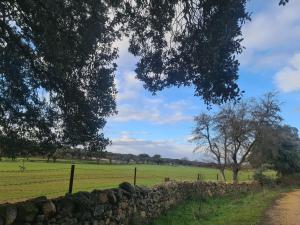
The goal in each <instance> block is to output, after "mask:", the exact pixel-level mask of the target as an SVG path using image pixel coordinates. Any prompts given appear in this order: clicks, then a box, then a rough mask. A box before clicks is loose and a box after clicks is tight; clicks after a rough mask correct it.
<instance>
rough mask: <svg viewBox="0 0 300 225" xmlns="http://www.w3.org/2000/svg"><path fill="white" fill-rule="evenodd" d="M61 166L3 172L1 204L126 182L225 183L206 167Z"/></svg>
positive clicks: (0, 174)
mask: <svg viewBox="0 0 300 225" xmlns="http://www.w3.org/2000/svg"><path fill="white" fill-rule="evenodd" d="M46 165H47V164H46ZM52 165H53V164H52ZM59 167H60V168H50V169H49V168H44V169H26V167H25V168H23V169H15V170H0V202H2V203H3V202H6V201H8V202H16V201H21V200H25V199H28V198H34V197H37V196H41V195H45V196H47V197H57V196H61V195H64V194H65V193H72V192H78V191H91V190H93V189H104V188H111V187H115V186H117V185H118V184H119V183H121V182H124V181H127V182H130V183H133V184H134V185H146V186H151V185H154V184H159V183H161V182H164V181H166V180H177V181H182V180H211V181H220V180H222V179H221V176H220V174H219V173H218V172H217V170H215V169H206V168H192V167H189V168H186V167H173V168H171V167H164V166H140V165H139V166H137V167H135V166H117V165H111V166H103V165H99V166H96V165H94V166H83V165H76V166H75V165H72V166H71V169H70V166H69V165H68V166H66V165H65V164H64V165H59ZM241 178H242V179H241V180H243V181H248V180H251V179H252V174H250V173H245V174H242V177H241Z"/></svg>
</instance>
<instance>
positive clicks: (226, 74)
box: [124, 0, 249, 103]
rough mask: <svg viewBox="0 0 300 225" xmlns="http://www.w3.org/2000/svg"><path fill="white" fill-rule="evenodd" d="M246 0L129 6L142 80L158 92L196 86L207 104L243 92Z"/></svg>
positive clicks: (133, 46) (185, 0)
mask: <svg viewBox="0 0 300 225" xmlns="http://www.w3.org/2000/svg"><path fill="white" fill-rule="evenodd" d="M245 5H246V0H239V1H236V0H221V1H220V0H207V1H190V0H181V1H179V0H172V1H161V0H158V1H137V5H136V6H135V7H130V6H128V7H126V6H127V5H126V4H125V7H124V8H126V10H124V11H125V12H126V16H127V15H128V16H129V20H128V30H129V31H130V32H129V37H130V48H129V51H130V52H132V53H133V54H134V55H135V56H139V57H140V61H139V62H138V64H137V69H136V73H137V77H138V78H139V79H140V80H142V81H144V83H145V87H146V88H147V89H148V90H150V91H151V92H153V93H156V92H157V91H160V90H162V89H163V88H165V87H171V86H190V85H193V86H194V87H195V95H196V96H201V97H203V99H204V100H205V101H206V102H207V103H222V102H225V101H226V100H229V99H234V98H236V97H237V96H239V94H240V90H239V88H238V85H237V84H236V80H237V79H238V66H239V62H238V60H237V59H236V58H235V56H236V55H237V54H239V53H240V52H241V51H242V46H241V41H242V38H241V26H242V25H243V24H244V22H245V21H246V20H247V19H249V15H248V14H247V13H246V11H245Z"/></svg>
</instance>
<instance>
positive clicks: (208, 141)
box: [191, 113, 229, 181]
mask: <svg viewBox="0 0 300 225" xmlns="http://www.w3.org/2000/svg"><path fill="white" fill-rule="evenodd" d="M195 122H196V128H195V129H194V131H193V138H192V140H191V141H192V142H196V144H197V147H196V148H195V150H194V151H202V150H203V151H205V152H207V153H210V154H211V155H212V157H213V159H214V161H216V162H217V165H218V169H219V170H220V172H221V175H222V177H223V180H224V181H226V176H225V169H226V166H227V157H228V146H229V143H228V142H229V140H228V139H229V137H228V134H227V133H228V132H227V127H226V124H225V123H224V121H223V117H222V116H221V115H220V114H217V115H215V116H211V115H208V114H205V113H202V114H200V115H199V116H197V117H195Z"/></svg>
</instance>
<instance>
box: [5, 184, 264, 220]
mask: <svg viewBox="0 0 300 225" xmlns="http://www.w3.org/2000/svg"><path fill="white" fill-rule="evenodd" d="M257 188H258V186H257V185H256V184H250V183H242V184H236V185H234V184H224V183H205V182H168V183H165V184H163V185H159V186H155V187H153V188H146V187H138V186H136V187H133V186H132V185H130V184H129V183H122V184H120V186H119V188H114V189H108V190H101V191H100V190H95V191H93V192H79V193H76V194H73V195H66V196H65V197H60V198H56V199H51V200H49V199H47V198H46V197H39V198H36V199H31V200H28V201H25V202H20V203H15V204H3V205H0V225H46V224H47V225H106V224H108V225H134V224H137V225H141V224H147V223H148V222H150V221H151V220H152V219H153V218H157V217H158V216H159V215H161V214H162V213H163V212H165V211H166V210H167V209H169V208H170V207H172V206H175V205H176V204H178V203H180V202H182V201H184V200H186V199H187V198H190V197H211V196H216V195H224V194H225V193H232V192H236V193H237V192H245V191H254V190H256V189H257Z"/></svg>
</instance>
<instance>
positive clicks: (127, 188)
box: [119, 182, 135, 194]
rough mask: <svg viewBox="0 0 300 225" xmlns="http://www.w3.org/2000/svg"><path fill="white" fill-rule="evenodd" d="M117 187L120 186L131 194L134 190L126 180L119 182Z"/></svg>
mask: <svg viewBox="0 0 300 225" xmlns="http://www.w3.org/2000/svg"><path fill="white" fill-rule="evenodd" d="M119 188H121V189H123V190H125V191H127V192H129V193H131V194H133V193H134V192H135V189H134V187H133V186H132V185H131V184H130V183H128V182H123V183H121V184H120V185H119Z"/></svg>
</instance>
